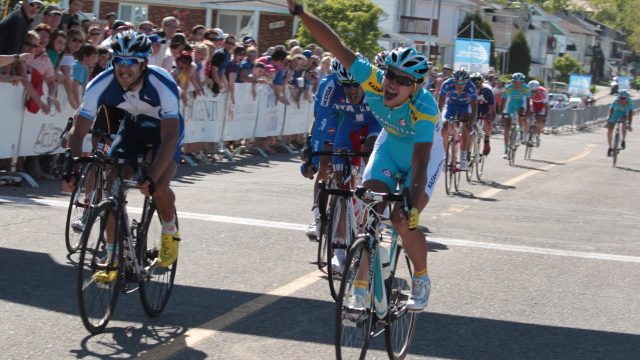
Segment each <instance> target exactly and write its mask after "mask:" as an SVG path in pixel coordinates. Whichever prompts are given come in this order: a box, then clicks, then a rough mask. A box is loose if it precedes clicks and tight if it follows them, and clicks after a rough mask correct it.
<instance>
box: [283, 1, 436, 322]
mask: <svg viewBox="0 0 640 360" xmlns="http://www.w3.org/2000/svg"><path fill="white" fill-rule="evenodd" d="M287 1H288V5H289V11H290V12H291V13H292V14H294V15H298V16H299V17H300V19H301V20H302V22H303V23H304V25H305V26H306V27H307V29H309V31H310V32H311V33H312V34H314V36H315V37H316V39H317V40H318V42H319V43H320V44H321V45H322V46H323V47H324V48H325V49H327V50H328V51H330V52H331V53H332V54H334V55H335V57H337V58H338V59H339V60H340V62H341V63H342V64H343V65H345V66H346V67H347V68H348V69H349V73H351V75H353V77H354V78H355V79H356V81H358V82H359V83H360V84H362V86H363V88H364V91H365V98H366V100H367V103H368V104H369V106H370V108H371V111H372V112H373V114H374V115H375V117H376V119H377V120H378V122H380V124H381V125H382V127H383V130H382V132H381V133H380V135H379V136H378V139H377V140H376V144H375V146H374V149H373V153H372V154H371V157H370V158H369V162H368V163H367V167H366V169H365V172H364V176H363V180H364V184H363V185H364V186H365V187H366V188H368V189H371V190H373V191H377V192H391V191H392V190H393V189H394V187H395V175H396V174H398V173H403V174H406V178H407V181H406V183H405V184H404V186H405V187H407V188H408V190H409V196H410V198H411V204H412V208H411V210H410V211H409V214H405V213H404V211H403V210H402V209H401V208H394V209H393V211H392V214H391V220H392V222H393V225H394V228H395V229H396V230H397V231H398V234H399V235H400V237H401V238H402V244H403V246H404V248H405V251H406V253H407V255H408V257H409V259H410V260H411V262H412V264H413V269H414V273H413V277H412V281H411V294H410V295H409V299H408V301H407V309H408V310H410V311H422V310H423V309H424V308H425V306H426V305H427V303H428V300H429V293H430V289H431V282H430V279H429V275H428V271H427V242H426V239H425V236H424V234H423V233H422V232H421V231H419V230H418V229H417V227H418V224H419V216H420V212H421V211H422V210H423V209H424V208H425V206H426V205H427V203H428V202H429V198H430V197H431V194H432V192H433V188H434V186H435V183H436V182H437V179H438V175H439V174H440V169H441V168H442V162H443V160H444V150H443V147H442V137H441V136H440V130H441V127H442V124H441V122H440V121H439V116H438V106H437V104H436V102H435V100H434V98H433V96H432V95H431V93H429V91H427V90H426V89H424V88H422V86H421V82H422V81H423V80H424V77H425V76H426V74H427V73H428V71H429V66H428V65H427V58H426V57H425V56H424V55H423V54H422V53H420V52H418V51H416V50H415V49H413V48H399V49H394V50H391V51H390V52H389V53H388V54H387V56H386V58H385V65H386V69H385V70H384V71H383V70H380V69H378V68H377V67H376V66H375V65H373V64H370V63H369V62H368V61H367V60H366V59H362V58H358V57H357V56H356V54H355V53H354V52H353V51H352V50H351V49H349V48H347V47H346V46H345V45H344V44H343V43H342V41H341V40H340V38H339V37H338V35H336V33H335V32H334V31H333V30H332V29H331V28H330V27H329V26H328V25H327V24H326V23H325V22H323V21H322V20H320V19H318V18H317V17H316V16H314V15H312V14H310V13H308V12H306V11H304V9H303V7H302V5H300V4H297V3H296V1H295V0H287ZM363 263H364V261H363ZM363 273H364V272H362V271H360V272H358V280H363V279H362V278H360V276H363V277H364V280H366V276H368V274H366V273H365V274H363ZM366 283H367V281H356V284H355V289H354V294H353V296H352V297H351V299H350V300H349V303H348V304H347V306H349V307H351V308H352V309H355V310H364V309H365V308H366V304H365V302H366V296H367V294H366V288H365V287H364V286H366Z"/></svg>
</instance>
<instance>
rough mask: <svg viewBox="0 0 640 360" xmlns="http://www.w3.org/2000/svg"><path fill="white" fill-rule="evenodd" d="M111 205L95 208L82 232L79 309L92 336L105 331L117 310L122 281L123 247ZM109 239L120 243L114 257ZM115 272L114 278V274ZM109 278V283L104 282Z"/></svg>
mask: <svg viewBox="0 0 640 360" xmlns="http://www.w3.org/2000/svg"><path fill="white" fill-rule="evenodd" d="M113 210H114V209H113V205H112V203H111V201H109V200H105V201H103V202H101V203H100V204H99V205H98V206H96V207H95V208H94V209H93V211H92V212H91V214H90V215H89V219H88V220H87V224H86V226H85V230H84V231H83V232H82V239H81V241H82V247H81V249H80V259H79V266H78V278H77V281H78V288H77V292H78V305H79V309H80V317H81V318H82V323H83V324H84V326H85V328H87V330H89V332H90V333H92V334H97V333H100V332H102V331H103V330H104V328H105V327H106V326H107V323H109V320H110V319H111V315H112V314H113V311H114V309H115V307H116V303H117V301H118V295H119V294H120V284H121V281H122V277H123V276H122V268H123V266H122V264H123V262H124V259H123V250H122V248H123V246H122V239H121V237H120V231H119V229H120V228H119V226H118V223H119V221H118V219H117V215H116V213H115V212H114V211H113ZM107 236H111V237H112V238H113V239H119V240H118V241H117V244H118V246H115V247H114V250H113V251H112V253H111V254H109V253H108V251H107V247H106V244H107ZM114 271H115V274H114V273H113V272H114ZM105 278H106V279H105Z"/></svg>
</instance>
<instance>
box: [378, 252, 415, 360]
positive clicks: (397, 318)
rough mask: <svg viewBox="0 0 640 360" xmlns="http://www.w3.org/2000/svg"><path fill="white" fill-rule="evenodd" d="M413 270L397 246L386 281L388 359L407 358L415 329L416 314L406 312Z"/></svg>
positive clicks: (385, 335)
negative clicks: (393, 261) (389, 275)
mask: <svg viewBox="0 0 640 360" xmlns="http://www.w3.org/2000/svg"><path fill="white" fill-rule="evenodd" d="M412 275H413V268H412V266H411V261H410V260H409V258H408V257H407V256H406V254H405V252H404V251H403V249H402V247H400V246H398V251H397V253H396V261H395V264H394V268H393V269H391V278H390V279H388V280H387V284H388V285H387V286H389V287H390V289H389V291H388V294H389V295H388V299H389V301H388V303H389V312H388V315H387V325H385V332H384V341H385V344H386V347H387V354H388V355H389V358H390V359H393V360H401V359H404V358H405V356H407V353H408V352H409V346H410V345H411V340H412V339H413V335H414V333H415V329H416V320H417V319H416V315H417V314H416V313H414V312H408V311H407V300H408V299H409V295H410V294H411V276H412Z"/></svg>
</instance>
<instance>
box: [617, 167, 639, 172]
mask: <svg viewBox="0 0 640 360" xmlns="http://www.w3.org/2000/svg"><path fill="white" fill-rule="evenodd" d="M616 169H618V170H623V171H630V172H637V173H640V170H638V169H632V168H628V167H621V166H616Z"/></svg>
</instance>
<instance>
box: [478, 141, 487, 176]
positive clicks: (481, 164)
mask: <svg viewBox="0 0 640 360" xmlns="http://www.w3.org/2000/svg"><path fill="white" fill-rule="evenodd" d="M483 141H484V132H483V133H482V134H480V136H478V140H477V145H476V146H477V148H478V150H480V149H482V146H483V145H484V143H483ZM486 160H487V155H485V154H484V153H481V152H480V153H478V157H477V158H476V166H475V168H476V178H477V179H478V181H482V173H483V172H484V163H485V161H486Z"/></svg>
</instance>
